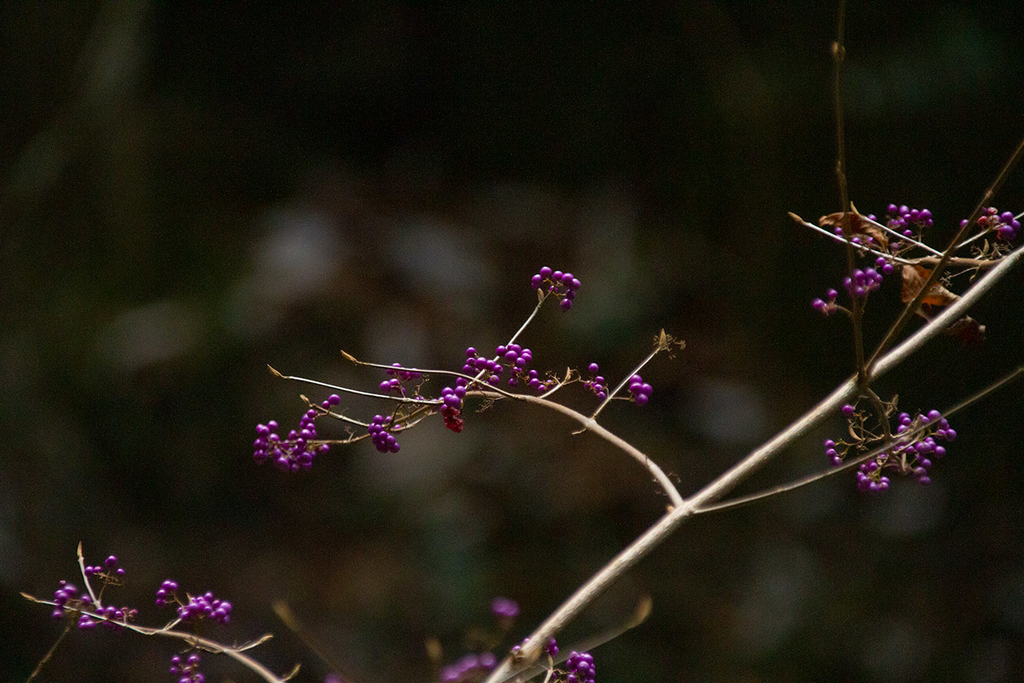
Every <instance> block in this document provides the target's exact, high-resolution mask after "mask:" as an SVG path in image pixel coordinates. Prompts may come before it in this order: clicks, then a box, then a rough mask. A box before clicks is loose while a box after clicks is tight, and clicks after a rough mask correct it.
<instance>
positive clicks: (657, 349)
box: [583, 344, 664, 431]
mask: <svg viewBox="0 0 1024 683" xmlns="http://www.w3.org/2000/svg"><path fill="white" fill-rule="evenodd" d="M663 350H664V349H663V347H662V346H661V345H660V344H659V345H658V346H656V347H655V348H654V350H653V351H651V352H650V353H649V354H647V357H646V358H644V359H643V360H642V361H640V363H639V365H637V366H636V367H635V368H633V371H632V372H630V373H629V374H627V375H626V376H625V377H624V378H623V379H622V381H621V382H619V384H618V386H617V387H615V388H614V389H612V390H611V391H610V392H608V396H606V397H605V399H604V400H603V401H601V405H599V406H597V410H595V411H594V412H593V413H591V415H590V421H589V422H588V423H586V424H584V425H583V430H584V431H585V430H586V429H587V427H588V425H590V424H596V423H595V422H594V420H596V419H597V416H598V414H600V412H601V411H602V410H604V409H605V406H607V405H608V404H609V403H610V402H611V400H612V399H613V398H615V396H616V394H618V393H619V392H620V391H622V387H624V386H626V385H627V384H628V383H629V380H630V378H631V377H632V376H633V375H636V374H639V372H640V371H641V370H643V369H644V366H645V365H647V364H648V363H650V362H651V361H652V360H653V359H654V357H655V356H657V355H658V353H660V352H661V351H663Z"/></svg>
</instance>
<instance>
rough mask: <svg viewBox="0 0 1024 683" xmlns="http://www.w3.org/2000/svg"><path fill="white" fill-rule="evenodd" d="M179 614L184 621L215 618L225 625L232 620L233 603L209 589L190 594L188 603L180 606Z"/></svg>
mask: <svg viewBox="0 0 1024 683" xmlns="http://www.w3.org/2000/svg"><path fill="white" fill-rule="evenodd" d="M178 616H179V617H180V618H181V620H182V621H200V620H201V619H213V620H214V621H216V622H217V623H218V624H221V625H222V626H223V625H224V624H227V623H228V622H229V621H231V603H230V602H228V601H227V600H221V599H220V598H215V597H213V593H211V592H209V591H207V592H206V593H203V594H202V595H196V596H192V595H190V596H188V604H185V605H181V606H179V607H178Z"/></svg>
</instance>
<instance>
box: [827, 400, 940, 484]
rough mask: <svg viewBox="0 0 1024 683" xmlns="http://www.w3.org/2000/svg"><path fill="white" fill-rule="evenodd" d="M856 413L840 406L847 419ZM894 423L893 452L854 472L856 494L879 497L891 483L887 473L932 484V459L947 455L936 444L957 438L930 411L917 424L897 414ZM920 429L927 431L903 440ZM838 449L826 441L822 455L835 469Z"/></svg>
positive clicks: (839, 461)
mask: <svg viewBox="0 0 1024 683" xmlns="http://www.w3.org/2000/svg"><path fill="white" fill-rule="evenodd" d="M855 410H856V409H855V408H854V407H853V406H852V405H850V404H847V405H844V406H843V409H842V412H843V415H845V416H846V417H852V416H853V415H854V413H855ZM897 420H898V422H899V426H898V427H897V428H896V439H895V444H894V447H893V449H892V452H891V453H890V452H888V451H886V452H883V453H880V454H879V455H878V457H875V458H872V459H871V460H868V461H867V462H864V463H862V464H861V465H860V467H859V469H858V471H857V489H858V490H859V491H862V492H871V493H878V492H881V491H885V490H887V489H888V488H889V485H890V483H891V480H890V479H889V477H888V476H886V474H885V472H887V471H888V472H897V473H899V474H911V475H913V476H914V478H915V479H916V480H917V482H918V483H919V484H922V485H925V486H926V485H928V484H930V483H931V481H932V480H931V477H929V476H928V471H929V468H931V466H932V458H935V459H940V458H942V456H944V455H945V454H946V448H945V446H942V445H940V444H939V443H938V441H952V440H953V439H955V438H956V430H955V429H953V428H952V427H950V426H949V421H947V420H946V419H945V418H944V417H942V414H941V413H940V412H939V411H938V410H931V411H929V412H928V413H927V414H925V415H921V416H919V417H918V421H917V422H916V423H915V420H914V418H912V417H911V416H910V414H909V413H900V414H899V416H898V417H897ZM920 426H926V427H927V428H928V429H927V430H926V432H923V433H919V434H917V435H916V436H915V437H909V436H906V433H907V432H909V431H916V430H917V428H918V427H920ZM837 448H838V447H837V444H836V442H835V441H833V440H832V439H826V440H825V455H826V457H828V459H829V461H830V462H831V463H832V464H833V465H834V466H837V467H838V466H839V465H842V464H843V455H840V454H839V451H838V450H837Z"/></svg>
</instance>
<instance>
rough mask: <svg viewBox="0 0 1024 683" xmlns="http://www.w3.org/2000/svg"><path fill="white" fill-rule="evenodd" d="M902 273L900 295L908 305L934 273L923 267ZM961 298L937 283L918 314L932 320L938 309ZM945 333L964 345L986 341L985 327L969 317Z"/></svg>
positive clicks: (925, 297) (925, 298)
mask: <svg viewBox="0 0 1024 683" xmlns="http://www.w3.org/2000/svg"><path fill="white" fill-rule="evenodd" d="M902 271H903V289H902V291H901V293H900V298H901V299H902V300H903V303H905V304H907V303H910V302H911V301H913V300H914V297H915V296H917V293H918V292H920V291H921V288H922V287H924V283H925V282H927V281H928V278H929V277H930V276H931V274H932V271H931V270H929V269H928V268H924V267H923V266H904V267H903V269H902ZM959 298H960V297H959V296H957V295H956V294H954V293H953V292H951V291H949V290H948V289H946V288H945V287H943V286H942V285H941V284H939V283H938V282H936V283H934V284H932V286H931V287H930V288H929V289H928V293H927V294H925V296H924V298H923V299H922V300H921V307H920V308H919V309H918V311H917V314H918V315H919V316H921V317H922V318H924V319H925V320H931V318H932V317H933V316H935V315H937V314H938V313H939V311H938V310H937V309H939V308H942V307H943V306H948V305H949V304H951V303H953V302H954V301H956V300H957V299H959ZM945 332H946V334H948V335H949V336H951V337H954V338H956V339H957V340H959V341H960V342H962V343H964V344H974V343H977V342H981V341H985V326H984V325H982V324H980V323H979V322H978V321H977V320H975V319H974V318H972V317H970V316H969V315H965V316H964V317H962V318H960V319H959V320H957V321H956V322H954V323H953V324H952V325H950V326H949V327H947V328H946V330H945Z"/></svg>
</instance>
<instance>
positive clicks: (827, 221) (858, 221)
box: [818, 211, 889, 252]
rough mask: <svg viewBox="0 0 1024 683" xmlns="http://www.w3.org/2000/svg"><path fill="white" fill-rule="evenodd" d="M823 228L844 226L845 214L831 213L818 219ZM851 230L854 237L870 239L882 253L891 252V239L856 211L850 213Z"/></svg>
mask: <svg viewBox="0 0 1024 683" xmlns="http://www.w3.org/2000/svg"><path fill="white" fill-rule="evenodd" d="M818 225H819V226H821V227H823V228H824V227H830V228H839V227H842V225H843V212H842V211H839V212H837V213H830V214H828V215H827V216H822V217H821V218H819V219H818ZM850 230H851V231H852V233H853V234H854V235H866V236H868V237H870V238H871V239H872V240H873V241H874V243H875V244H876V245H878V247H879V248H880V249H881V250H882V251H886V252H887V251H889V238H888V236H887V235H886V234H885V232H883V231H882V229H881V228H879V227H878V226H877V225H875V224H874V223H872V222H871V221H869V220H868V219H867V218H865V217H864V216H862V215H860V214H859V213H857V212H856V211H851V212H850Z"/></svg>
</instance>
